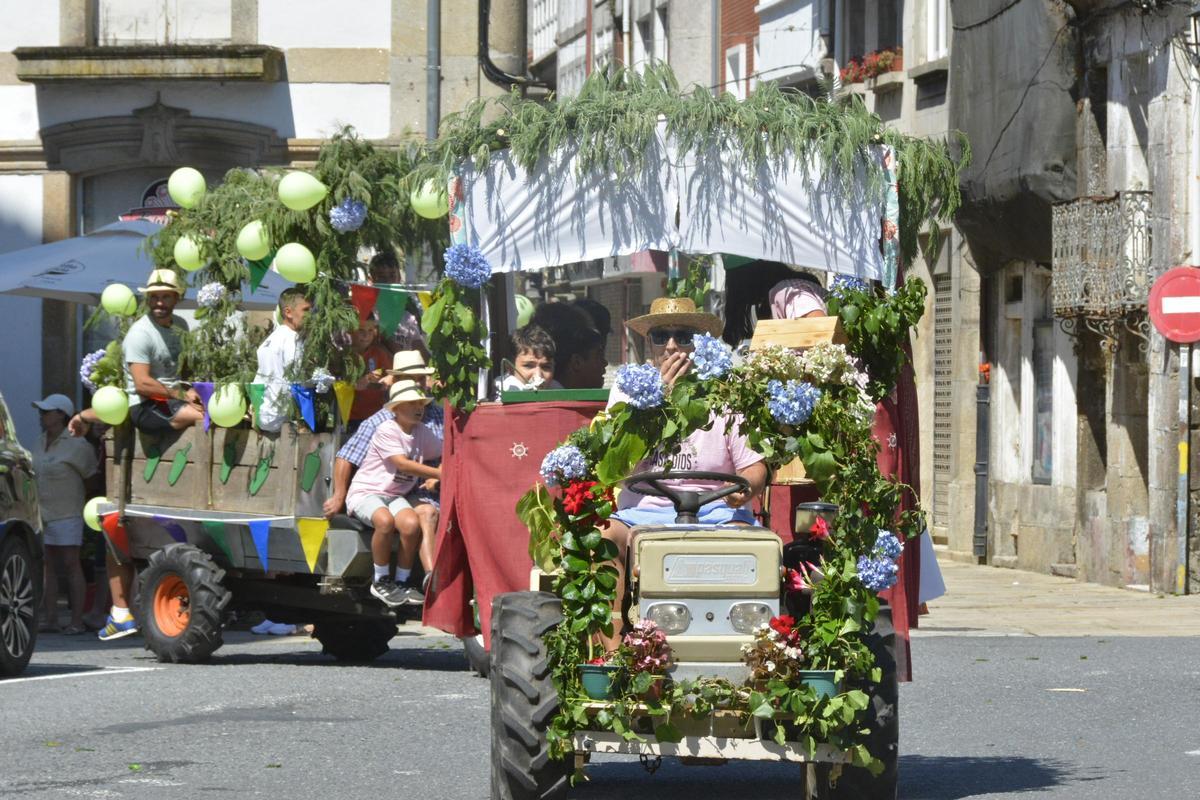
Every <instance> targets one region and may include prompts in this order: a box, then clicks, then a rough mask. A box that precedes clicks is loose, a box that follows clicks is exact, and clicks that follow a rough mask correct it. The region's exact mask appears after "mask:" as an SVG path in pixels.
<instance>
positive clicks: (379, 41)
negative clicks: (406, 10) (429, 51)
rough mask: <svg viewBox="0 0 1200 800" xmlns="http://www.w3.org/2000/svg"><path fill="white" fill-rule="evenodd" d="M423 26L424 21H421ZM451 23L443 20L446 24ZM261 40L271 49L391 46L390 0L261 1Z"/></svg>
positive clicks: (259, 8) (259, 7)
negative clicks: (338, 0)
mask: <svg viewBox="0 0 1200 800" xmlns="http://www.w3.org/2000/svg"><path fill="white" fill-rule="evenodd" d="M421 22H422V23H423V22H424V20H421ZM448 23H452V21H451V20H443V25H446V24H448ZM258 41H259V44H268V45H271V46H272V47H279V48H281V49H284V50H286V49H288V48H289V47H378V48H382V49H385V50H386V49H389V48H390V47H391V46H392V4H391V2H390V0H340V2H329V0H259V1H258Z"/></svg>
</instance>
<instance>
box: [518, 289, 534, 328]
mask: <svg viewBox="0 0 1200 800" xmlns="http://www.w3.org/2000/svg"><path fill="white" fill-rule="evenodd" d="M516 300H517V327H518V328H524V327H525V326H526V325H528V324H529V320H531V319H533V308H534V306H533V301H532V300H530V299H529V298H528V297H526V296H525V295H523V294H519V295H517V297H516Z"/></svg>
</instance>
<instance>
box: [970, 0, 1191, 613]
mask: <svg viewBox="0 0 1200 800" xmlns="http://www.w3.org/2000/svg"><path fill="white" fill-rule="evenodd" d="M954 7H955V14H956V17H955V35H954V53H955V55H954V73H955V76H956V77H955V85H954V87H953V89H952V100H951V123H952V124H953V125H954V126H956V127H959V128H961V129H963V130H964V131H966V132H967V133H968V135H969V136H970V137H971V140H972V144H973V146H974V151H975V163H974V164H973V165H972V167H971V169H970V170H969V172H968V174H967V175H966V176H965V178H964V183H963V190H964V201H965V204H964V208H963V211H962V213H961V214H960V218H959V223H960V225H961V227H962V228H963V230H964V232H965V235H966V236H965V238H966V243H967V248H968V251H969V252H970V254H971V257H972V258H973V259H974V260H975V261H976V263H977V264H979V265H980V271H981V273H982V274H983V275H984V276H985V278H984V282H983V285H982V292H981V295H980V308H981V312H982V318H983V332H984V352H985V358H986V359H987V360H988V362H990V365H991V376H992V379H991V385H990V399H991V414H990V424H991V436H990V440H989V445H990V454H989V456H990V457H989V459H988V478H989V480H988V499H987V512H988V514H987V515H988V536H987V553H988V558H989V559H990V560H991V562H992V563H997V564H1007V565H1013V566H1020V567H1022V568H1027V569H1036V570H1041V571H1052V572H1056V573H1059V574H1063V575H1070V576H1075V577H1078V578H1079V579H1081V580H1087V581H1095V582H1100V583H1108V584H1113V585H1119V586H1130V587H1136V588H1143V589H1150V590H1155V591H1185V590H1186V589H1187V588H1188V572H1189V570H1188V568H1187V562H1188V558H1187V557H1186V556H1185V555H1181V554H1182V553H1185V552H1186V551H1187V549H1188V548H1189V547H1191V549H1192V551H1193V554H1192V556H1191V562H1192V563H1191V569H1190V572H1191V574H1192V579H1193V580H1194V577H1195V575H1196V574H1197V571H1196V566H1197V565H1196V556H1195V554H1194V551H1195V536H1194V535H1192V536H1190V537H1189V528H1192V529H1194V528H1195V523H1194V522H1189V519H1190V517H1189V515H1187V514H1184V524H1182V525H1180V524H1178V519H1179V515H1180V512H1181V511H1186V510H1187V508H1188V505H1189V502H1190V498H1189V497H1188V496H1187V495H1188V492H1186V491H1185V492H1184V493H1182V494H1181V493H1180V491H1179V482H1180V470H1181V468H1187V467H1188V463H1187V458H1186V455H1187V453H1188V450H1187V446H1186V443H1184V444H1183V447H1182V448H1181V446H1180V445H1181V441H1180V439H1181V433H1180V425H1181V424H1182V425H1183V426H1185V428H1186V426H1187V425H1188V424H1189V420H1188V419H1187V417H1186V416H1185V418H1184V419H1183V420H1182V422H1181V420H1180V416H1179V407H1180V402H1179V400H1180V378H1179V358H1180V347H1179V346H1177V345H1174V344H1171V343H1169V342H1166V341H1165V340H1164V339H1163V338H1162V337H1161V336H1160V335H1159V334H1158V333H1157V332H1155V331H1154V330H1153V329H1152V328H1151V326H1150V325H1149V323H1148V321H1147V318H1146V301H1147V295H1148V291H1149V286H1150V284H1151V283H1152V282H1153V280H1154V278H1155V277H1157V276H1158V275H1160V274H1162V272H1164V271H1165V270H1166V269H1168V268H1170V267H1171V266H1173V265H1179V264H1194V263H1197V253H1196V250H1197V247H1198V245H1200V236H1198V235H1197V233H1196V231H1197V230H1198V228H1200V207H1198V206H1200V186H1198V185H1197V172H1198V170H1197V169H1196V159H1197V158H1200V144H1198V143H1197V140H1196V136H1197V132H1198V128H1197V117H1196V109H1197V102H1196V101H1197V95H1196V86H1197V71H1196V60H1195V58H1196V53H1197V48H1196V32H1195V30H1194V29H1193V22H1192V18H1191V17H1190V16H1189V14H1190V12H1191V9H1190V8H1189V7H1186V4H1167V3H1119V2H1107V1H1106V0H1078V1H1077V2H1069V3H1059V2H1048V1H1047V2H1026V3H1021V4H1017V5H1015V6H1012V7H1011V8H1009V7H1006V5H1005V4H1001V3H998V2H985V1H984V0H978V1H976V2H971V1H964V2H956V3H955V4H954ZM1192 388H1193V389H1194V386H1193V387H1192ZM1194 397H1195V395H1194V393H1193V398H1194ZM1185 407H1186V404H1185ZM1191 417H1192V418H1193V419H1194V418H1195V412H1194V411H1193V412H1192V414H1191ZM1193 452H1194V451H1193ZM1195 476H1196V470H1195V469H1194V468H1192V469H1191V470H1190V476H1189V479H1190V480H1191V482H1192V484H1193V485H1196V478H1195ZM1194 507H1195V506H1194V504H1192V508H1193V509H1194ZM1191 516H1194V513H1193V514H1192V515H1191Z"/></svg>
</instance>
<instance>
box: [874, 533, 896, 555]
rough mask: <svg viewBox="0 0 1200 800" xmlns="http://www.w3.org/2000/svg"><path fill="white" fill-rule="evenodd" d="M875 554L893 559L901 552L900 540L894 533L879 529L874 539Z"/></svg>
mask: <svg viewBox="0 0 1200 800" xmlns="http://www.w3.org/2000/svg"><path fill="white" fill-rule="evenodd" d="M874 552H875V555H877V556H883V557H884V558H890V559H891V560H892V561H895V560H896V559H898V558H899V557H900V553H901V552H903V547H902V546H901V545H900V540H899V539H897V538H896V537H895V535H894V534H891V533H888V532H887V531H880V532H879V536H878V537H877V538H876V539H875V551H874Z"/></svg>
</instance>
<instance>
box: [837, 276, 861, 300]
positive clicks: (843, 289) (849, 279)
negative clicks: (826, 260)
mask: <svg viewBox="0 0 1200 800" xmlns="http://www.w3.org/2000/svg"><path fill="white" fill-rule="evenodd" d="M869 288H870V284H869V283H867V282H866V281H864V280H863V279H862V278H855V277H854V276H853V275H834V276H833V278H832V279H831V280H830V281H829V293H830V294H831V295H833V296H834V297H837V298H839V299H840V298H843V297H845V296H846V293H847V292H853V291H859V292H862V291H866V290H867V289H869Z"/></svg>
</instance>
